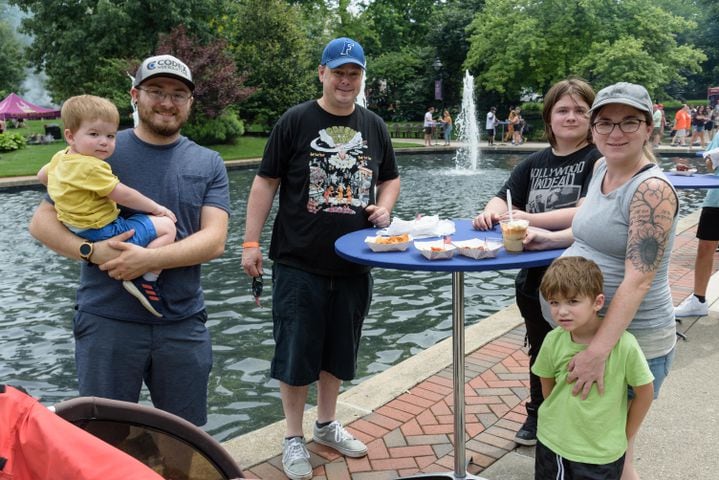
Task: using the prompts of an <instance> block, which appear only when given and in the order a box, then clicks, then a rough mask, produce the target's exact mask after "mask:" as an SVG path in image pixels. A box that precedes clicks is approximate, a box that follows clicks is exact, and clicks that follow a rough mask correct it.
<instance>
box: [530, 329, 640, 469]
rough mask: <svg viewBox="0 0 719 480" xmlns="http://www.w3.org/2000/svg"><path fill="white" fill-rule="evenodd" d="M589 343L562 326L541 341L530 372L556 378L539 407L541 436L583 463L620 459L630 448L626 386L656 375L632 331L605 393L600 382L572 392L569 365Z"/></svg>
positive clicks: (607, 375)
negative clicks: (583, 391)
mask: <svg viewBox="0 0 719 480" xmlns="http://www.w3.org/2000/svg"><path fill="white" fill-rule="evenodd" d="M586 348H587V345H583V344H579V343H574V342H573V341H572V337H571V335H570V334H569V332H567V331H565V330H564V329H562V328H561V327H557V328H555V329H554V330H552V331H551V332H550V333H549V334H548V335H547V337H546V338H545V339H544V342H543V343H542V348H541V349H540V351H539V355H538V356H537V360H536V361H535V363H534V365H533V366H532V372H533V373H534V374H535V375H537V376H539V377H544V378H554V381H555V382H556V384H555V386H554V389H553V390H552V393H551V394H550V395H549V398H547V399H545V400H544V402H543V403H542V405H541V406H540V407H539V413H538V425H537V438H538V439H539V440H540V441H541V442H542V443H543V444H544V445H546V446H547V447H548V448H549V449H551V450H552V451H553V452H555V453H557V454H559V455H561V456H562V457H564V458H566V459H568V460H571V461H574V462H582V463H591V464H594V465H604V464H607V463H611V462H614V461H615V460H618V459H619V458H620V457H621V456H622V455H623V454H624V452H625V451H626V450H627V434H626V425H627V386H628V385H631V386H635V387H636V386H641V385H646V384H648V383H651V382H652V381H653V380H654V376H653V375H652V372H651V371H650V370H649V365H648V364H647V361H646V359H645V358H644V354H643V353H642V351H641V349H640V348H639V344H638V343H637V340H636V339H635V338H634V336H633V335H632V334H630V333H628V332H624V334H623V335H622V336H621V337H620V338H619V341H618V342H617V344H616V345H615V346H614V348H613V349H612V351H611V353H610V354H609V357H608V358H607V362H606V366H605V368H604V395H602V396H600V395H599V393H598V391H597V387H596V385H593V386H592V389H591V391H590V392H589V396H588V397H587V399H586V400H582V398H581V396H579V395H578V396H574V395H572V385H571V384H569V383H567V374H568V372H567V365H568V364H569V361H570V360H571V359H572V358H573V357H574V355H576V354H577V353H579V352H581V351H582V350H585V349H586Z"/></svg>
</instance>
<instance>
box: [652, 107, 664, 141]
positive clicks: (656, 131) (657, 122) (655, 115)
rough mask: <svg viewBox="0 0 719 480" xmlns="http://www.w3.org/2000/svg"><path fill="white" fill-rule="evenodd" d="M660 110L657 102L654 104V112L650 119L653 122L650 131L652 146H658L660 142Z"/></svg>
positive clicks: (661, 116)
mask: <svg viewBox="0 0 719 480" xmlns="http://www.w3.org/2000/svg"><path fill="white" fill-rule="evenodd" d="M662 118H663V115H662V110H661V108H659V105H658V104H655V105H654V113H653V114H652V121H653V122H654V130H653V131H652V145H653V146H654V148H656V147H658V146H659V144H660V143H662Z"/></svg>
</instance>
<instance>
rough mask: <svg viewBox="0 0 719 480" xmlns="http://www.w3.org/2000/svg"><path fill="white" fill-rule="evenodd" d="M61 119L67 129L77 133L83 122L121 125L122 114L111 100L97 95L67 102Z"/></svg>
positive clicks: (72, 98)
mask: <svg viewBox="0 0 719 480" xmlns="http://www.w3.org/2000/svg"><path fill="white" fill-rule="evenodd" d="M60 117H61V118H62V122H63V123H64V125H65V128H66V129H68V130H70V131H71V132H72V133H75V132H77V130H78V129H79V128H80V125H82V122H92V121H94V120H101V121H103V122H109V123H114V124H115V125H119V124H120V114H119V112H118V111H117V107H116V106H115V104H113V103H112V102H111V101H110V100H108V99H106V98H102V97H96V96H95V95H77V96H75V97H70V98H68V99H67V100H65V103H63V105H62V110H60Z"/></svg>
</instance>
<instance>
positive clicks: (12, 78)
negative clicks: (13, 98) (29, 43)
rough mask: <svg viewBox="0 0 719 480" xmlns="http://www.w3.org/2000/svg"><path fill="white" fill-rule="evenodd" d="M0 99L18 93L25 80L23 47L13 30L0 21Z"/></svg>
mask: <svg viewBox="0 0 719 480" xmlns="http://www.w3.org/2000/svg"><path fill="white" fill-rule="evenodd" d="M0 45H2V46H1V47H0V99H2V98H5V97H6V96H7V95H8V94H9V93H11V92H18V93H22V92H21V91H20V86H21V85H22V82H23V80H24V79H25V56H24V51H23V46H22V44H21V43H20V40H18V38H17V36H16V35H15V31H14V30H13V28H12V27H11V26H10V25H9V24H7V23H6V22H4V21H0Z"/></svg>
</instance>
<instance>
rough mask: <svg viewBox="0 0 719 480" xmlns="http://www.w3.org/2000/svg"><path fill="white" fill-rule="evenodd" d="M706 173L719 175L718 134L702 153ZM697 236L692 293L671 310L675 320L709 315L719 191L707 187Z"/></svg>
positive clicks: (718, 237) (718, 238)
mask: <svg viewBox="0 0 719 480" xmlns="http://www.w3.org/2000/svg"><path fill="white" fill-rule="evenodd" d="M704 160H705V161H706V167H707V170H708V171H709V172H710V173H714V175H719V169H718V168H717V166H719V133H717V134H716V135H714V138H713V139H712V141H711V143H710V144H709V145H708V146H707V149H706V151H705V152H704ZM696 237H697V239H698V240H699V242H698V243H697V256H696V259H695V260H694V290H693V292H692V295H689V296H688V297H687V298H685V299H684V300H683V301H682V302H681V303H680V304H679V305H677V307H676V308H675V309H674V315H676V316H677V317H692V316H702V315H708V314H709V304H708V303H707V301H706V292H707V286H708V285H709V279H710V278H711V275H712V271H713V269H714V252H716V250H717V246H719V190H717V189H712V188H710V189H709V190H707V194H706V196H705V197H704V203H703V204H702V211H701V214H700V216H699V225H698V226H697V233H696Z"/></svg>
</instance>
